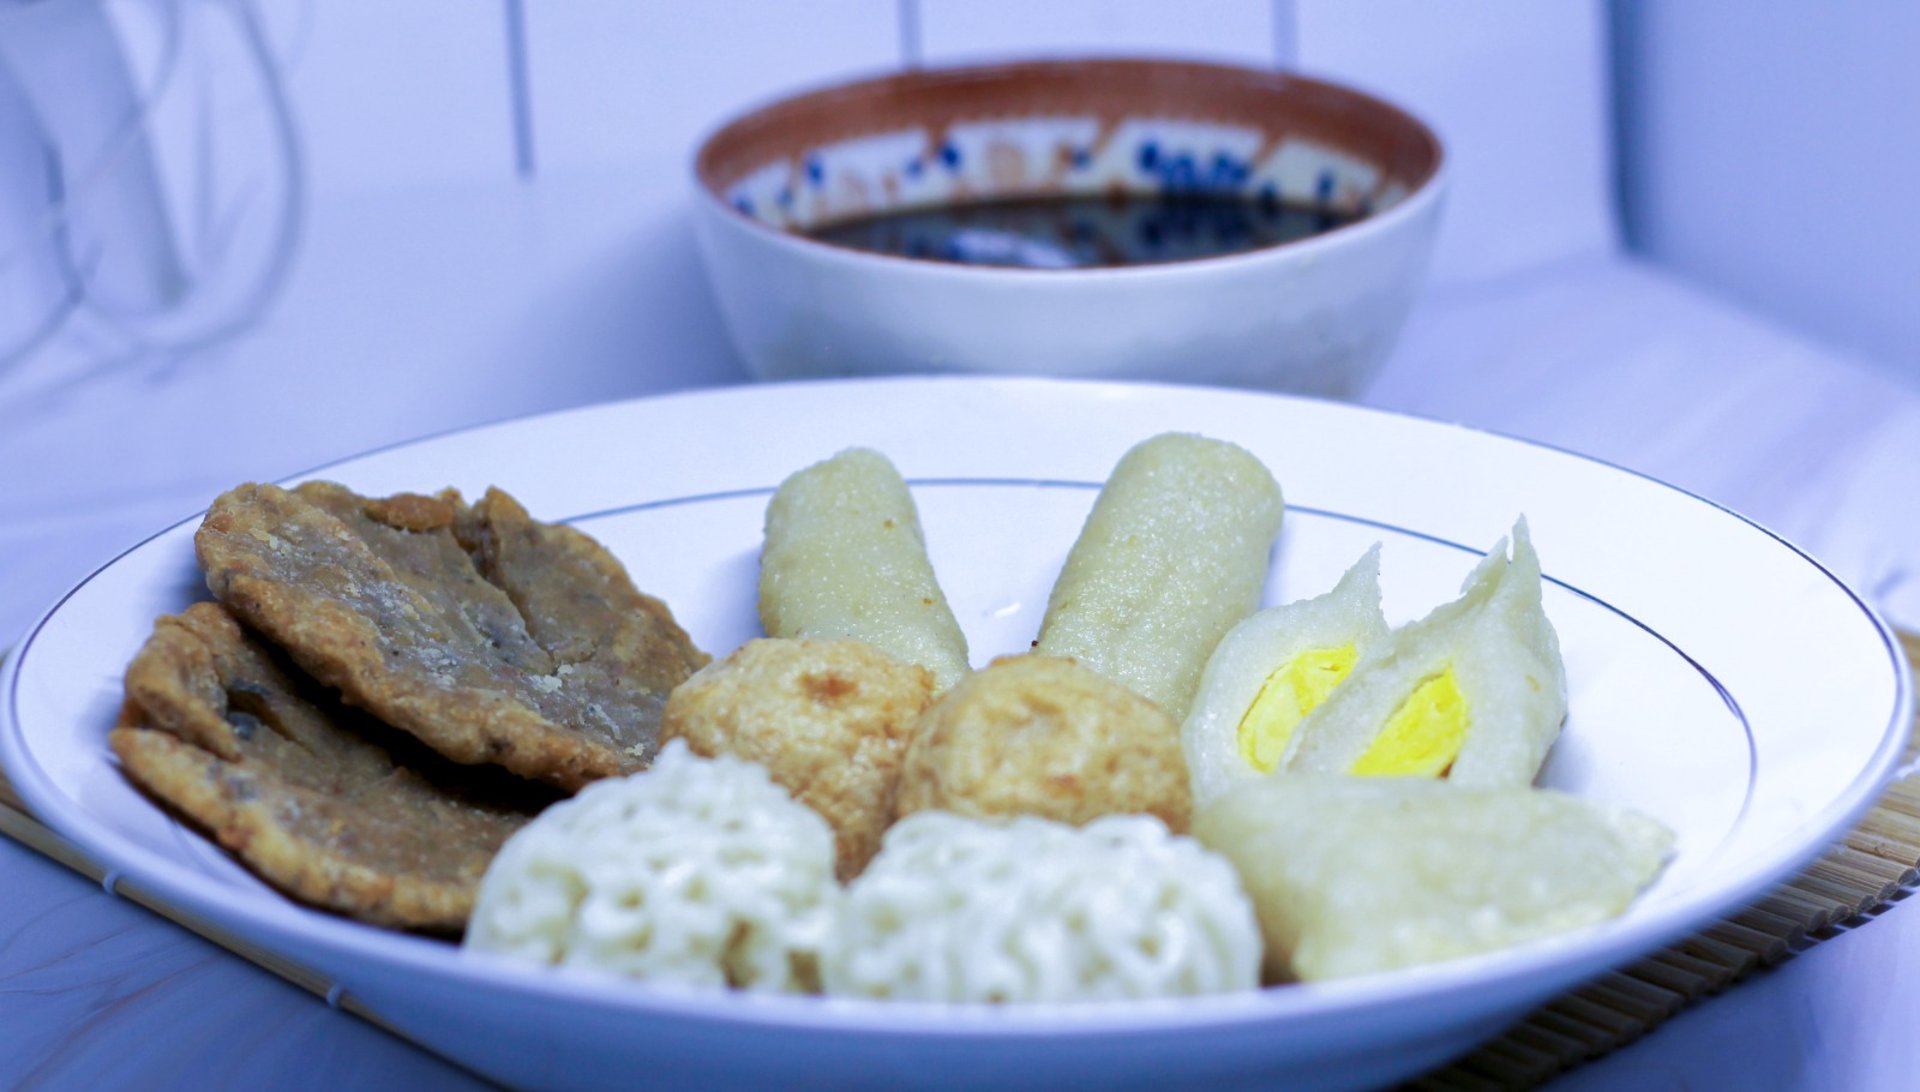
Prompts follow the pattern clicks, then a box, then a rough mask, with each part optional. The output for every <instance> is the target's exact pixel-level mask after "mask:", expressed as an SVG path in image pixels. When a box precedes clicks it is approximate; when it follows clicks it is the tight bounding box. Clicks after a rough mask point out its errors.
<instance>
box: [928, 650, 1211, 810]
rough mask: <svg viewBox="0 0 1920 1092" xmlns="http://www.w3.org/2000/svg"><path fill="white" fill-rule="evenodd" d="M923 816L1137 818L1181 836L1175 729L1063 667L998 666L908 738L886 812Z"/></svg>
mask: <svg viewBox="0 0 1920 1092" xmlns="http://www.w3.org/2000/svg"><path fill="white" fill-rule="evenodd" d="M927 810H940V811H950V812H955V813H958V814H960V815H970V816H977V817H994V816H1012V815H1038V816H1041V817H1044V818H1047V819H1054V820H1058V821H1060V822H1063V823H1076V824H1077V823H1086V822H1089V821H1091V820H1094V819H1097V818H1099V817H1100V816H1102V815H1114V814H1123V813H1133V812H1145V813H1147V814H1150V815H1154V816H1158V817H1159V819H1160V820H1161V821H1162V822H1164V823H1165V824H1166V825H1167V826H1168V827H1170V828H1172V829H1173V830H1174V831H1176V832H1181V831H1185V830H1186V829H1187V822H1188V820H1189V819H1190V818H1191V815H1192V811H1193V796H1192V790H1191V789H1190V787H1189V786H1188V783H1187V764H1186V760H1185V759H1184V758H1183V757H1182V756H1181V753H1180V726H1179V725H1177V724H1175V723H1174V721H1173V718H1172V717H1169V716H1167V714H1166V712H1165V711H1163V710H1162V709H1161V708H1160V707H1159V706H1157V705H1155V704H1153V703H1152V702H1150V701H1148V700H1146V699H1145V698H1143V697H1141V696H1140V695H1138V694H1136V693H1134V692H1133V691H1131V690H1129V689H1127V688H1126V687H1124V686H1121V685H1120V684H1119V683H1116V682H1114V681H1112V680H1110V679H1108V678H1106V677H1105V676H1102V675H1099V674H1096V673H1095V672H1093V671H1091V670H1089V669H1088V668H1085V667H1082V666H1080V665H1079V664H1077V663H1075V662H1073V661H1072V660H1065V659H1060V658H1058V657H1054V656H1039V655H1029V656H1006V657H1002V658H1000V659H998V660H995V661H993V663H991V664H989V665H988V666H987V667H985V668H983V669H982V670H980V671H978V672H975V673H974V674H972V675H970V676H968V677H967V678H965V679H962V680H961V681H960V682H959V684H958V685H956V686H955V687H954V688H953V689H952V690H949V691H947V692H946V693H945V694H943V695H941V697H940V698H939V699H938V700H937V701H935V702H934V703H933V705H932V706H931V707H930V708H928V710H927V711H926V712H925V713H923V714H922V715H921V717H920V722H919V724H917V725H916V726H915V727H914V734H913V739H912V742H910V743H909V744H908V745H907V759H906V765H905V767H904V768H903V769H902V770H901V773H900V789H899V805H898V813H899V814H900V815H906V814H909V813H911V812H917V811H927Z"/></svg>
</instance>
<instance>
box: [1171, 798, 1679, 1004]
mask: <svg viewBox="0 0 1920 1092" xmlns="http://www.w3.org/2000/svg"><path fill="white" fill-rule="evenodd" d="M1193 829H1194V836H1195V837H1197V838H1198V839H1199V840H1200V842H1201V844H1203V845H1205V846H1206V847H1207V848H1209V849H1211V850H1213V851H1214V852H1216V853H1219V854H1221V855H1222V856H1224V857H1226V858H1227V859H1228V860H1230V861H1232V862H1233V864H1234V867H1235V868H1236V869H1238V870H1239V872H1240V879H1241V882H1242V883H1244V884H1246V888H1247V893H1248V894H1249V895H1250V896H1252V898H1253V903H1254V908H1255V909H1256V910H1257V911H1258V913H1259V916H1260V928H1261V931H1262V932H1263V933H1264V934H1265V936H1266V941H1267V964H1268V966H1267V969H1268V972H1269V973H1270V974H1272V975H1274V976H1276V977H1296V978H1299V979H1302V980H1306V981H1314V980H1318V979H1325V978H1339V977H1345V976H1348V975H1357V974H1370V973H1374V972H1377V971H1384V970H1391V969H1394V968H1398V967H1406V966H1411V965H1413V964H1417V963H1430V962H1433V961H1436V960H1442V959H1452V958H1455V957H1457V956H1463V955H1469V954H1472V953H1475V952H1485V951H1491V950H1493V949H1496V948H1503V947H1507V946H1508V945H1513V944H1520V943H1523V942H1525V941H1530V940H1535V939H1538V938H1541V937H1546V936H1551V935H1553V934H1556V933H1563V932H1568V931H1571V930H1574V929H1580V928H1584V927H1586V926H1589V925H1592V924H1595V923H1597V922H1600V921H1604V920H1606V919H1608V918H1611V917H1614V916H1615V915H1618V914H1620V913H1622V912H1623V911H1625V910H1626V908H1627V906H1628V904H1629V903H1631V902H1632V901H1633V898H1634V896H1635V895H1636V894H1638V893H1639V892H1640V890H1641V889H1642V888H1644V887H1646V886H1647V885H1648V884H1650V883H1652V882H1653V879H1654V877H1656V876H1657V875H1659V873H1660V871H1661V869H1662V868H1663V867H1665V864H1666V860H1667V857H1668V855H1669V853H1670V852H1671V850H1672V847H1673V834H1672V832H1671V831H1669V830H1667V828H1666V827H1664V826H1662V825H1661V824H1659V823H1658V822H1656V821H1654V820H1652V819H1649V818H1647V817H1646V816H1643V815H1639V814H1636V813H1634V812H1630V811H1627V810H1625V809H1622V808H1615V807H1609V806H1608V805H1605V804H1599V803H1595V802H1593V801H1589V800H1582V799H1580V798H1579V797H1575V796H1569V795H1567V794H1566V793H1560V792H1554V791H1552V790H1550V789H1529V788H1501V789H1472V788H1463V787H1461V786H1458V785H1454V784H1450V783H1448V782H1444V781H1426V780H1417V779H1413V778H1362V777H1346V776H1341V775H1327V774H1291V773H1285V772H1281V773H1275V774H1270V775H1268V776H1266V777H1262V778H1258V779H1256V780H1254V781H1250V782H1247V783H1245V784H1243V785H1240V786H1239V787H1237V788H1235V789H1233V790H1232V791H1231V792H1229V793H1227V795H1225V796H1223V797H1221V798H1220V799H1219V800H1217V801H1215V802H1214V803H1212V804H1209V805H1207V806H1206V807H1204V808H1202V809H1201V810H1200V813H1199V815H1198V816H1196V817H1195V819H1194V824H1193Z"/></svg>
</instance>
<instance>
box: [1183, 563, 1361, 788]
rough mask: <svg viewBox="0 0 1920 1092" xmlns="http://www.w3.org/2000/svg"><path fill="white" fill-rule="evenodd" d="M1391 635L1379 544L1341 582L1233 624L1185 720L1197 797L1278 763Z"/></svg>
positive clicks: (1209, 663) (1211, 660)
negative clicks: (1303, 725) (1301, 729)
mask: <svg viewBox="0 0 1920 1092" xmlns="http://www.w3.org/2000/svg"><path fill="white" fill-rule="evenodd" d="M1386 635H1387V623H1386V619H1385V617H1384V616H1382V615H1381V613H1380V547H1379V546H1378V545H1376V546H1374V547H1373V548H1372V549H1370V550H1368V551H1367V552H1366V554H1365V556H1363V557H1361V558H1360V560H1358V561H1356V562H1354V564H1353V567H1352V568H1350V569H1348V570H1347V572H1346V575H1344V576H1342V577H1341V578H1340V581H1339V583H1337V584H1336V585H1334V587H1333V590H1332V591H1329V592H1327V593H1326V594H1324V595H1319V596H1315V597H1314V598H1311V599H1302V600H1299V601H1297V602H1293V603H1288V604H1286V605H1285V606H1279V607H1269V608H1268V609H1266V610H1263V611H1261V612H1259V613H1258V614H1255V615H1253V616H1251V617H1249V618H1247V619H1246V620H1244V621H1242V622H1241V623H1240V624H1239V625H1237V626H1235V627H1234V628H1233V629H1231V630H1229V631H1228V633H1227V635H1226V636H1225V637H1224V638H1222V639H1221V641H1220V644H1219V646H1218V647H1216V648H1215V649H1214V651H1213V656H1212V657H1211V658H1209V659H1208V660H1207V667H1206V671H1205V672H1204V673H1202V675H1201V677H1200V690H1199V693H1198V694H1197V695H1196V696H1195V697H1194V702H1193V710H1192V712H1190V713H1188V714H1187V719H1186V723H1185V724H1183V725H1181V728H1180V743H1181V746H1182V748H1183V749H1184V750H1185V752H1186V757H1187V768H1188V771H1189V773H1190V774H1191V776H1192V779H1193V799H1194V803H1195V805H1196V806H1198V805H1203V804H1205V803H1206V802H1208V801H1210V800H1212V799H1214V798H1215V797H1217V796H1219V795H1220V794H1221V793H1224V792H1226V791H1227V790H1228V789H1230V788H1232V787H1233V786H1234V785H1236V784H1238V783H1240V782H1242V781H1245V780H1249V779H1251V778H1255V777H1258V776H1260V775H1261V774H1264V773H1269V772H1271V771H1272V770H1273V769H1274V768H1275V767H1276V766H1277V765H1278V764H1279V762H1280V756H1281V755H1282V754H1284V753H1285V751H1286V746H1287V743H1288V741H1289V740H1290V739H1291V738H1292V735H1293V732H1294V730H1295V728H1297V727H1298V726H1299V723H1300V721H1301V720H1302V719H1303V718H1305V717H1306V715H1307V714H1309V713H1311V712H1312V711H1313V710H1314V709H1315V708H1317V707H1318V706H1319V705H1320V703H1321V702H1323V701H1325V700H1326V699H1327V697H1328V696H1329V695H1331V694H1332V693H1333V692H1334V689H1335V688H1336V687H1338V686H1339V685H1340V684H1341V683H1342V682H1343V681H1345V679H1346V677H1347V675H1348V673H1349V672H1351V670H1352V669H1353V666H1354V664H1356V663H1357V662H1358V661H1359V659H1360V658H1361V657H1362V656H1364V655H1366V654H1367V653H1368V652H1369V651H1371V650H1372V648H1373V646H1374V645H1375V644H1376V643H1377V642H1379V641H1380V640H1381V639H1382V638H1384V637H1385V636H1386Z"/></svg>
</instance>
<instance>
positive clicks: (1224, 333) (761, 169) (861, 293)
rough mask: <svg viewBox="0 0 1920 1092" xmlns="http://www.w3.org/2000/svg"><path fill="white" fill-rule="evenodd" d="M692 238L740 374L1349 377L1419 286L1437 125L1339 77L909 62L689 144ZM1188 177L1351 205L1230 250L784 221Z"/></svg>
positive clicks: (1191, 67)
mask: <svg viewBox="0 0 1920 1092" xmlns="http://www.w3.org/2000/svg"><path fill="white" fill-rule="evenodd" d="M696 166H697V171H698V175H699V181H700V193H701V197H700V199H699V200H698V202H697V205H698V214H697V216H698V224H699V231H700V239H701V245H702V248H703V250H704V251H705V255H706V260H707V270H708V274H709V276H710V277H711V279H712V283H713V286H714V290H715V293H716V294H717V296H718V298H719V302H720V307H721V311H722V313H723V315H724V316H725V319H726V323H727V326H728V330H729V333H730V334H731V336H732V338H733V342H734V345H735V347H736V348H737V349H738V351H739V352H740V354H741V355H742V356H743V357H744V358H745V359H746V361H747V363H748V365H749V366H750V367H751V369H752V370H753V372H754V374H755V375H757V376H759V377H761V378H807V377H819V376H855V375H876V374H889V373H902V372H922V373H925V372H944V373H1015V374H1021V373H1024V374H1045V375H1056V376H1072V377H1113V378H1128V379H1159V380H1169V381H1175V382H1192V383H1211V384H1227V385H1234V386H1246V387H1265V388H1278V389H1285V390H1291V391H1301V392H1309V393H1315V394H1327V395H1336V396H1339V395H1346V394H1351V393H1353V392H1355V391H1356V390H1358V389H1360V388H1361V387H1362V386H1363V385H1364V384H1365V382H1366V381H1367V380H1368V379H1369V378H1370V377H1371V376H1372V375H1373V374H1374V372H1375V370H1376V369H1377V367H1378V365H1379V364H1381V363H1382V362H1383V361H1384V359H1385V358H1386V355H1387V352H1388V351H1389V349H1390V348H1391V347H1392V345H1393V341H1394V339H1395V337H1396V336H1397V335H1398V333H1399V330H1400V326H1401V324H1402V322H1403V320H1404V319H1405V317H1406V314H1407V311H1408V309H1409V308H1410V307H1411V305H1412V303H1413V300H1414V297H1415V295H1416V293H1417V291H1418V289H1419V286H1420V282H1421V279H1422V275H1423V273H1424V270H1425V267H1426V261H1427V256H1428V253H1429V251H1430V250H1431V249H1432V243H1433V237H1434V232H1435V230H1436V228H1437V225H1438V220H1439V213H1440V206H1441V195H1442V192H1443V190H1444V186H1445V173H1444V170H1443V168H1442V155H1441V151H1440V145H1439V142H1438V141H1437V140H1436V139H1435V137H1434V136H1433V134H1432V133H1431V131H1429V130H1428V129H1427V128H1426V127H1425V126H1424V125H1422V124H1421V123H1420V122H1418V121H1417V120H1415V119H1414V118H1412V117H1410V116H1409V115H1407V114H1406V113H1404V112H1402V111H1400V110H1398V109H1396V108H1395V107H1393V106H1390V105H1388V104H1386V103H1383V102H1380V101H1379V100H1377V99H1373V98H1369V97H1367V96H1365V95H1362V94H1359V93H1358V92H1354V91H1350V90H1347V89H1344V88H1340V87H1336V86H1333V85H1330V84H1326V83H1321V82H1318V81H1315V80H1308V79H1303V78H1300V77H1296V76H1290V75H1285V74H1282V73H1278V72H1270V71H1262V70H1257V69H1243V68H1232V67H1225V66H1217V65H1203V64H1191V63H1184V62H1171V61H1149V60H1097V61H1045V62H1029V63H1020V64H1009V65H1002V66H994V67H985V68H968V69H947V70H933V71H919V72H910V73H905V74H901V75H895V76H888V77H884V78H880V79H874V80H867V81H863V82H859V83H853V84H847V85H844V86H840V87H835V88H830V89H827V90H824V91H817V92H813V93H810V94H805V95H800V96H797V97H794V98H790V99H786V100H783V101H781V102H778V103H775V104H773V105H771V106H768V107H765V108H763V109H760V110H757V111H754V112H753V113H750V114H747V115H745V116H743V117H740V118H738V119H736V120H734V121H732V122H730V123H729V124H727V125H725V126H724V127H723V128H721V129H720V130H719V131H717V132H716V133H714V134H713V135H712V136H711V137H710V138H709V139H708V140H707V141H706V142H705V143H704V144H703V145H702V146H701V149H700V152H699V155H698V157H697V161H696ZM1114 191H1123V192H1127V193H1133V194H1164V193H1206V194H1235V195H1241V196H1246V197H1249V198H1254V197H1260V196H1263V195H1264V196H1267V197H1277V198H1278V199H1280V200H1282V201H1286V202H1310V203H1313V204H1315V205H1317V206H1320V207H1327V208H1330V209H1333V210H1335V211H1339V212H1343V213H1346V214H1349V215H1352V214H1359V215H1360V218H1359V219H1358V220H1357V221H1356V222H1353V223H1351V224H1348V225H1347V226H1345V227H1339V228H1335V229H1333V230H1331V231H1328V232H1325V233H1323V234H1319V235H1314V236H1311V237H1309V238H1306V239H1302V240H1298V241H1295V242H1288V243H1282V244H1278V245H1274V246H1268V247H1264V248H1261V249H1257V250H1251V251H1246V252H1242V253H1239V254H1234V255H1229V256H1224V257H1211V258H1197V259H1189V260H1174V261H1165V262H1157V263H1152V264H1140V265H1129V266H1124V267H1119V268H1091V269H1029V268H1014V267H988V266H978V265H960V264H956V263H951V262H945V261H937V260H929V259H923V258H913V257H898V256H892V255H882V254H876V253H871V252H867V251H861V250H855V249H851V248H848V247H843V246H838V245H833V244H829V243H825V242H821V241H818V240H816V239H814V238H811V237H809V236H807V235H805V234H802V232H805V231H807V230H809V229H811V228H814V227H818V226H821V225H823V224H831V223H835V222H838V221H842V220H846V219H850V218H854V217H857V216H859V215H862V214H865V213H870V212H877V211H888V210H892V209H900V208H913V207H920V206H937V205H944V204H953V203H957V202H963V201H975V200H982V199H993V198H1008V197H1026V196H1036V195H1053V194H1067V195H1072V194H1104V193H1111V192H1114Z"/></svg>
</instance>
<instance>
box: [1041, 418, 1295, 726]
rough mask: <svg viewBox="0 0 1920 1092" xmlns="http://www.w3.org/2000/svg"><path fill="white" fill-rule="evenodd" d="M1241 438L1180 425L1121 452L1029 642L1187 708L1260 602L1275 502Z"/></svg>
mask: <svg viewBox="0 0 1920 1092" xmlns="http://www.w3.org/2000/svg"><path fill="white" fill-rule="evenodd" d="M1283 507H1284V506H1283V504H1282V501H1281V498H1280V486H1279V485H1278V484H1277V483H1276V482H1275V481H1274V480H1273V475H1272V474H1270V473H1268V472H1267V468H1266V467H1264V466H1262V465H1261V464H1260V460H1258V459H1256V458H1254V457H1253V456H1252V455H1251V454H1249V453H1248V452H1247V451H1245V450H1244V449H1242V448H1240V447H1237V446H1235V445H1233V444H1229V443H1225V442H1222V441H1219V440H1209V439H1206V438H1205V437H1201V436H1190V435H1185V434H1181V433H1167V434H1164V435H1161V436H1155V437H1153V438H1152V439H1150V440H1146V441H1144V442H1142V443H1140V444H1138V445H1136V446H1135V447H1134V448H1133V449H1132V450H1131V451H1128V452H1127V453H1126V455H1124V456H1122V457H1121V459H1120V462H1119V464H1118V465H1117V466H1115V467H1114V468H1113V474H1112V476H1111V477H1109V478H1108V479H1107V484H1106V486H1105V487H1103V488H1102V489H1101V490H1100V497H1099V499H1098V500H1096V501H1095V502H1094V505H1093V511H1092V513H1090V514H1089V515H1088V516H1087V522H1086V526H1085V527H1083V528H1082V529H1081V531H1080V538H1079V540H1078V541H1076V542H1075V543H1074V544H1073V550H1072V552H1071V553H1069V554H1068V555H1067V562H1066V565H1065V566H1064V567H1063V568H1062V569H1061V571H1060V578H1059V580H1058V581H1057V582H1056V583H1055V584H1054V586H1053V593H1052V594H1051V595H1050V596H1049V597H1048V599H1047V614H1046V618H1045V620H1044V621H1042V623H1041V626H1040V640H1039V642H1038V643H1037V644H1036V645H1035V650H1036V651H1038V652H1040V653H1042V654H1043V655H1047V656H1069V657H1072V658H1074V659H1076V660H1079V661H1080V662H1081V663H1083V664H1085V665H1087V666H1088V667H1090V668H1092V669H1093V670H1095V671H1098V672H1099V673H1101V674H1102V675H1105V676H1107V677H1108V678H1110V679H1113V680H1115V681H1116V682H1120V683H1124V684H1125V685H1127V686H1129V687H1132V688H1133V689H1134V690H1135V691H1136V692H1137V693H1139V694H1141V695H1142V696H1144V697H1146V698H1147V699H1148V700H1150V701H1153V702H1155V703H1157V704H1158V705H1159V706H1160V707H1161V708H1162V709H1164V710H1166V712H1167V714H1168V715H1169V716H1171V717H1173V718H1174V719H1175V720H1180V719H1183V718H1185V717H1186V715H1187V710H1188V708H1189V707H1190V706H1191V705H1192V703H1193V695H1194V690H1195V689H1196V688H1197V687H1198V686H1199V684H1200V673H1201V670H1202V668H1204V667H1205V666H1206V663H1207V657H1208V656H1210V655H1212V653H1213V649H1214V646H1215V645H1218V644H1219V643H1220V638H1221V637H1223V636H1225V635H1226V632H1227V631H1228V630H1229V629H1232V628H1233V626H1234V624H1235V623H1237V622H1239V621H1240V620H1241V619H1243V618H1245V617H1246V616H1247V615H1249V614H1252V613H1253V612H1254V609H1255V608H1257V607H1258V606H1259V605H1260V592H1261V589H1262V588H1263V587H1264V586H1265V584H1266V579H1267V564H1268V554H1269V553H1270V552H1271V551H1272V549H1273V541H1274V538H1275V537H1276V536H1277V535H1278V534H1279V533H1280V516H1281V512H1282V509H1283Z"/></svg>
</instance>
